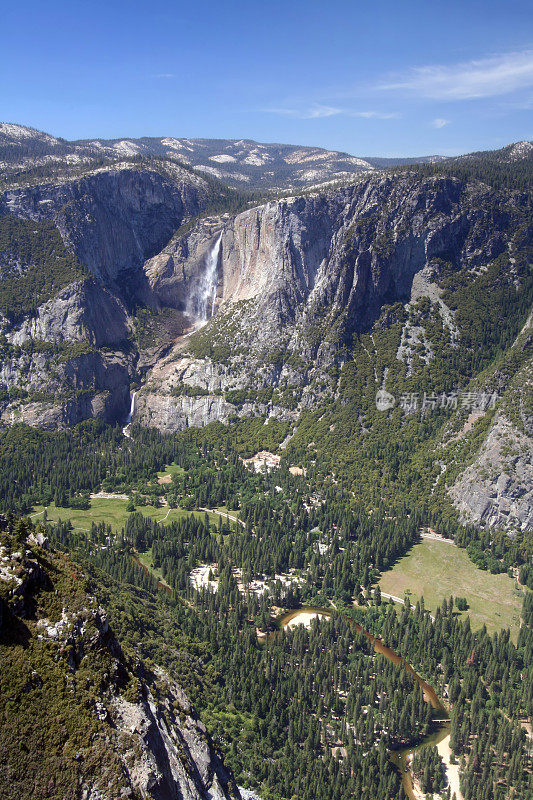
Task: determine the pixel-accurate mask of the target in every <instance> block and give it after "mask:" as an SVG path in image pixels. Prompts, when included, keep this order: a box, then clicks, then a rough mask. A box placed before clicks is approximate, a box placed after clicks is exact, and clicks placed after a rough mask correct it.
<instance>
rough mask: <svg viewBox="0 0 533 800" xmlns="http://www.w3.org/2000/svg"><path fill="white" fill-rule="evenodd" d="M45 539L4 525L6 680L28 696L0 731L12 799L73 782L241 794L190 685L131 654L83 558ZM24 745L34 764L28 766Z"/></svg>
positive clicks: (133, 794)
mask: <svg viewBox="0 0 533 800" xmlns="http://www.w3.org/2000/svg"><path fill="white" fill-rule="evenodd" d="M3 524H4V525H5V520H4V522H3ZM39 540H40V541H41V542H42V543H43V545H45V546H47V547H48V545H47V542H46V541H45V540H43V539H42V537H41V538H40V534H36V535H32V536H31V537H30V539H29V542H30V541H31V544H32V547H31V549H30V548H28V547H27V546H26V545H24V544H22V545H21V544H20V543H19V544H18V549H17V550H15V549H14V542H13V540H12V538H11V537H9V536H6V535H5V534H2V532H1V531H0V655H1V658H2V681H3V686H4V685H5V686H9V692H13V693H18V692H19V691H22V692H23V693H24V697H23V698H21V701H20V702H19V703H17V707H16V709H15V710H14V711H13V713H12V714H11V715H10V723H9V729H8V728H7V727H6V728H4V729H3V730H2V731H0V740H1V744H2V747H1V748H0V776H2V785H3V789H4V795H5V797H6V798H9V800H12V798H18V797H28V796H30V795H31V794H33V793H35V791H36V792H39V791H40V787H41V786H43V785H46V782H48V781H49V780H53V782H54V788H55V791H56V793H57V796H66V792H67V791H69V792H70V791H71V790H72V787H74V786H75V787H76V788H77V791H78V793H79V796H80V797H83V798H85V800H119V799H121V798H132V800H239V798H240V795H239V791H238V789H237V787H236V785H235V782H234V780H233V777H232V775H231V773H230V772H229V770H227V769H226V768H225V766H224V764H223V762H222V760H221V758H220V757H219V755H218V754H217V752H216V751H215V749H214V747H213V744H212V741H211V739H210V737H209V735H208V733H207V731H206V728H205V726H204V725H203V723H202V722H201V721H200V720H199V718H198V717H197V715H196V713H195V710H194V708H193V707H192V705H191V702H190V701H189V699H188V697H187V695H186V694H185V692H183V690H182V689H181V688H180V686H179V685H178V684H177V683H176V682H175V680H173V679H171V678H170V677H169V676H168V675H167V674H166V673H165V672H164V671H163V670H161V669H159V668H157V667H156V668H155V669H154V670H153V672H150V671H148V670H146V669H145V668H144V666H143V665H142V664H141V663H140V662H138V661H135V662H133V661H132V660H130V659H129V658H128V656H127V655H125V654H124V653H123V651H122V649H121V646H120V644H119V642H118V641H117V639H116V638H115V636H114V634H113V631H112V629H111V628H110V625H109V622H108V619H107V615H106V612H105V610H104V609H103V608H102V607H100V606H99V605H98V603H97V601H96V599H95V597H94V596H92V595H90V594H87V590H86V588H85V579H84V576H83V574H82V573H81V571H80V569H79V567H78V565H76V564H73V563H72V562H71V561H70V560H69V559H68V558H67V557H66V556H64V555H63V554H61V553H57V552H55V551H51V550H50V549H49V547H48V550H43V549H42V548H41V547H39V545H38V541H39ZM20 675H22V683H20ZM5 682H7V683H5ZM6 702H7V700H6V697H5V694H4V693H3V694H2V696H0V710H1V711H2V718H4V712H5V708H4V706H5V703H6ZM36 709H39V712H38V713H39V714H40V718H39V721H38V722H37V721H36V720H34V721H33V724H32V725H31V726H30V732H29V733H26V734H23V731H24V730H26V726H27V724H28V715H30V717H31V715H32V714H35V713H36ZM43 730H47V736H46V737H43V738H41V737H42V732H43ZM34 734H35V735H34ZM58 741H60V743H61V744H60V746H58V745H57V742H58ZM34 748H35V749H34ZM37 748H38V749H37ZM21 750H22V751H23V753H24V754H25V758H26V759H27V762H28V763H30V764H34V765H36V766H35V769H30V770H21V769H19V768H18V764H19V756H20V751H21ZM47 765H48V767H47ZM95 766H96V769H95ZM48 786H49V787H50V784H48ZM32 787H33V790H32Z"/></svg>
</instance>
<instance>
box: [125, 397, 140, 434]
mask: <svg viewBox="0 0 533 800" xmlns="http://www.w3.org/2000/svg"><path fill="white" fill-rule="evenodd" d="M136 394H137V392H133V394H132V395H131V404H130V410H129V413H128V416H127V417H126V424H125V425H124V427H123V428H122V433H123V434H124V436H127V437H128V439H131V436H130V433H129V430H130V425H131V420H132V419H133V412H134V411H135V395H136Z"/></svg>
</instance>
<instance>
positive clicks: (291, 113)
mask: <svg viewBox="0 0 533 800" xmlns="http://www.w3.org/2000/svg"><path fill="white" fill-rule="evenodd" d="M263 111H265V112H267V113H268V114H279V115H280V116H283V117H294V118H295V119H320V118H322V117H334V116H335V115H336V114H342V111H341V109H340V108H333V106H323V105H320V104H318V103H313V105H312V106H309V107H308V108H303V109H298V108H264V109H263Z"/></svg>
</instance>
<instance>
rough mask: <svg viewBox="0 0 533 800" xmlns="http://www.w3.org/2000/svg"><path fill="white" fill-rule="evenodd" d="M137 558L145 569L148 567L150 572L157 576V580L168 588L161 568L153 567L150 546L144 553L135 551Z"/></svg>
mask: <svg viewBox="0 0 533 800" xmlns="http://www.w3.org/2000/svg"><path fill="white" fill-rule="evenodd" d="M137 558H138V559H139V561H140V562H141V564H143V565H144V566H145V567H146V569H148V570H149V571H150V572H151V573H152V575H154V576H155V577H156V578H157V580H158V581H160V582H161V583H162V584H163V585H164V586H168V588H169V589H170V586H169V584H168V583H167V582H166V580H165V579H164V577H163V573H162V572H161V569H160V568H159V567H157V568H156V567H154V565H153V563H152V548H150V549H149V550H146V551H145V552H144V553H137Z"/></svg>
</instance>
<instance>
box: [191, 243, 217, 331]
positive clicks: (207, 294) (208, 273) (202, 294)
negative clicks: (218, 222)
mask: <svg viewBox="0 0 533 800" xmlns="http://www.w3.org/2000/svg"><path fill="white" fill-rule="evenodd" d="M221 243H222V232H221V233H219V235H218V237H217V239H216V241H215V242H214V244H213V246H212V247H211V249H210V250H209V252H208V254H207V257H206V268H205V272H204V273H203V274H202V275H201V276H200V279H199V281H198V282H197V283H196V285H195V286H194V287H193V289H192V292H191V294H190V297H189V299H188V302H187V313H188V314H189V315H190V316H191V317H193V318H194V319H195V320H197V321H198V322H200V323H201V324H205V323H206V322H207V321H208V320H209V319H210V318H211V317H212V316H213V314H214V312H215V302H216V299H217V285H218V259H219V256H220V246H221Z"/></svg>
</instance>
